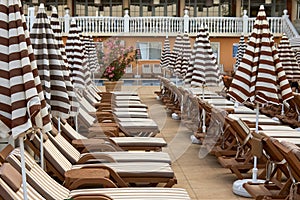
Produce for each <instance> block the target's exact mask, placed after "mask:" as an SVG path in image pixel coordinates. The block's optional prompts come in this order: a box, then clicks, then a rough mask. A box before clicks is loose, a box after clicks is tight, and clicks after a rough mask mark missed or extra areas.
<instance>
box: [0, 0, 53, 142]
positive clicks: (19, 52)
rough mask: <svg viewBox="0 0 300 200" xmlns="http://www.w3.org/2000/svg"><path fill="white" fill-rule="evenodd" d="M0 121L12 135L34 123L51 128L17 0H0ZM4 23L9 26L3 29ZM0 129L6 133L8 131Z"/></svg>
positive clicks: (2, 134) (20, 132)
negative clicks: (1, 0)
mask: <svg viewBox="0 0 300 200" xmlns="http://www.w3.org/2000/svg"><path fill="white" fill-rule="evenodd" d="M0 7H1V11H0V14H1V16H2V17H1V22H2V24H3V26H1V27H2V28H1V32H2V34H1V36H0V38H1V39H0V44H1V51H0V53H1V58H2V59H1V61H0V62H1V69H0V81H1V86H0V98H1V102H0V122H1V123H0V124H1V132H2V131H3V130H7V131H9V130H10V131H11V134H12V136H13V137H14V138H16V137H18V136H19V135H20V134H22V133H24V132H26V131H27V130H28V129H30V128H32V126H33V125H36V126H37V127H39V128H42V130H43V131H49V130H51V124H50V118H49V114H48V111H47V108H46V101H45V100H44V95H43V92H42V87H41V82H40V78H39V75H38V70H37V66H36V61H35V60H34V55H33V49H32V46H31V43H30V39H29V32H28V30H27V27H26V21H25V16H24V15H23V13H22V8H21V2H20V1H18V0H13V1H6V2H5V3H3V2H1V3H0ZM4 27H7V28H8V27H9V30H8V29H5V28H4ZM7 131H6V132H4V133H1V136H6V135H7V134H8V132H7Z"/></svg>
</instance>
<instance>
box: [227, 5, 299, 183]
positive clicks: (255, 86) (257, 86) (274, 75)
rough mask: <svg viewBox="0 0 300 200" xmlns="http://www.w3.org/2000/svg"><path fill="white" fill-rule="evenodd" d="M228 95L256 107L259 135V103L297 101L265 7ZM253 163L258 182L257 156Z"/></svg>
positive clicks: (256, 22)
mask: <svg viewBox="0 0 300 200" xmlns="http://www.w3.org/2000/svg"><path fill="white" fill-rule="evenodd" d="M228 94H229V96H230V97H232V98H233V99H235V100H236V101H238V102H240V103H244V102H246V101H248V102H251V103H255V104H256V107H257V108H256V114H257V116H256V127H255V130H256V132H258V123H259V119H258V118H259V117H258V115H259V107H258V105H259V103H262V104H264V103H271V104H279V103H280V102H282V101H286V100H289V99H291V98H293V94H292V90H291V87H290V85H289V82H288V80H287V78H286V75H285V72H284V70H283V67H282V64H281V62H280V59H279V55H278V52H277V49H276V47H275V45H274V41H273V38H272V35H271V33H270V29H269V24H268V21H267V17H266V13H265V10H264V6H263V5H262V6H260V8H259V11H258V15H257V17H256V20H255V22H254V26H253V30H252V33H251V35H250V37H249V39H248V43H247V47H246V51H245V54H244V56H243V58H242V60H241V62H240V65H239V67H238V69H237V71H236V73H235V75H234V77H233V80H232V83H231V85H230V88H229V93H228ZM253 160H254V161H253V163H254V164H253V170H252V181H253V182H257V170H258V169H257V157H256V156H254V159H253ZM245 181H248V180H245ZM242 183H243V182H242V181H236V182H235V183H234V184H236V185H242ZM240 188H242V187H240Z"/></svg>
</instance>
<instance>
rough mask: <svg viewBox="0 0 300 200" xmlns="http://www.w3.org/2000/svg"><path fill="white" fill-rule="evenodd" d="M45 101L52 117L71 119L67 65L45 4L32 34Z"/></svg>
mask: <svg viewBox="0 0 300 200" xmlns="http://www.w3.org/2000/svg"><path fill="white" fill-rule="evenodd" d="M30 39H31V42H32V46H33V51H34V55H35V57H36V61H37V67H38V70H39V76H40V78H41V82H42V87H43V91H44V95H45V99H46V101H47V102H48V105H49V106H50V107H49V110H50V111H51V114H52V116H55V117H61V118H63V119H67V118H69V112H70V107H71V105H70V101H69V95H68V92H67V88H66V84H65V80H64V74H63V72H64V71H65V66H64V65H65V63H64V60H63V58H62V55H61V51H60V49H59V47H58V45H57V42H56V39H55V36H54V33H53V31H52V28H51V25H50V20H49V19H48V16H47V14H46V11H45V8H44V4H41V5H40V7H39V10H38V13H37V16H36V18H35V22H34V24H33V26H32V30H31V33H30Z"/></svg>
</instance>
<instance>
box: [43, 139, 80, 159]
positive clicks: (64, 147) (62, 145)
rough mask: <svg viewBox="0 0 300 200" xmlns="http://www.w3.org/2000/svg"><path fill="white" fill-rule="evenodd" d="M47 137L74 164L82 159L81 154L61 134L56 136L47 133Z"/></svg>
mask: <svg viewBox="0 0 300 200" xmlns="http://www.w3.org/2000/svg"><path fill="white" fill-rule="evenodd" d="M47 135H48V137H49V138H50V140H51V141H52V143H53V144H54V145H55V146H56V147H57V148H58V149H59V151H60V152H62V154H63V155H65V157H66V158H67V159H68V160H69V161H70V162H71V163H72V164H75V163H76V162H77V161H78V160H79V159H80V152H79V151H78V150H77V149H76V148H75V147H73V146H72V145H71V144H70V143H69V142H68V141H67V140H66V139H65V138H64V137H63V136H62V135H61V134H57V135H55V136H54V135H52V134H51V133H47Z"/></svg>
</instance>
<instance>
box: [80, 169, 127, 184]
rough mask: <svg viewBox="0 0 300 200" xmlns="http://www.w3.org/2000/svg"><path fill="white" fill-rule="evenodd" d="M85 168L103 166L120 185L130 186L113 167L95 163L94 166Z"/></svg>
mask: <svg viewBox="0 0 300 200" xmlns="http://www.w3.org/2000/svg"><path fill="white" fill-rule="evenodd" d="M83 168H102V169H106V170H108V171H109V174H110V178H111V179H113V181H114V182H115V183H116V185H117V186H118V187H128V185H127V184H126V182H125V181H124V180H123V179H122V178H121V177H120V176H119V174H117V173H116V172H115V171H114V170H113V169H111V168H110V167H108V166H105V165H94V166H87V167H83Z"/></svg>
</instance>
